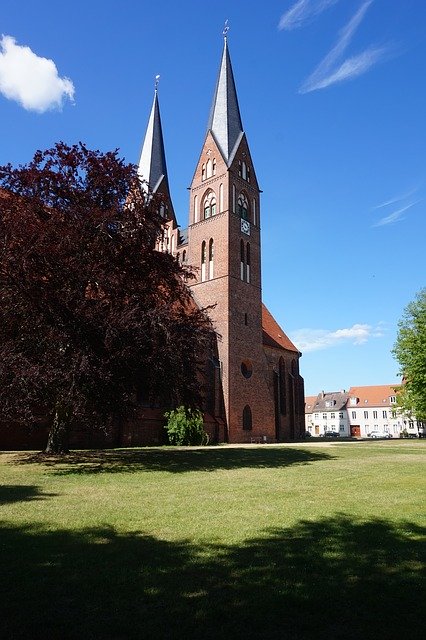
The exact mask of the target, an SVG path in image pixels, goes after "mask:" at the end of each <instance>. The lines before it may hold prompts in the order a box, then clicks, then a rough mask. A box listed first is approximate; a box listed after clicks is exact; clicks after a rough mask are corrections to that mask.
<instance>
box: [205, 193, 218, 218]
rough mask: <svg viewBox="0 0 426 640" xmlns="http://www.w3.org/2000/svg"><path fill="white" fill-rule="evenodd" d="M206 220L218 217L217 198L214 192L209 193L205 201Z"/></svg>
mask: <svg viewBox="0 0 426 640" xmlns="http://www.w3.org/2000/svg"><path fill="white" fill-rule="evenodd" d="M203 210H204V219H205V220H207V218H210V217H211V216H214V215H216V196H215V194H214V192H213V191H209V192H208V193H207V195H206V197H205V200H204V207H203Z"/></svg>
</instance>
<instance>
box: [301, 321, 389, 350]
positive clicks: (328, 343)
mask: <svg viewBox="0 0 426 640" xmlns="http://www.w3.org/2000/svg"><path fill="white" fill-rule="evenodd" d="M383 335H384V324H383V323H379V324H378V325H377V326H376V327H372V326H371V325H369V324H354V325H352V327H348V328H344V329H337V330H336V331H329V330H326V329H299V330H298V331H295V332H293V333H292V334H291V340H292V342H294V344H295V345H297V348H298V349H300V350H301V351H302V352H303V353H308V352H310V351H320V350H323V349H330V348H331V347H335V346H337V345H341V344H344V343H350V344H353V345H361V344H364V343H365V342H367V341H368V340H369V339H370V338H379V337H382V336H383Z"/></svg>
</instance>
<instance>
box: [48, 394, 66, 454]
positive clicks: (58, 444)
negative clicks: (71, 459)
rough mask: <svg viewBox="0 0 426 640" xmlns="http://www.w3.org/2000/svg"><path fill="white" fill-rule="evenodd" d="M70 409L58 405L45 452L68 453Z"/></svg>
mask: <svg viewBox="0 0 426 640" xmlns="http://www.w3.org/2000/svg"><path fill="white" fill-rule="evenodd" d="M69 418H70V411H69V409H67V408H66V407H62V406H57V407H56V411H55V417H54V419H53V424H52V427H51V429H50V431H49V437H48V439H47V446H46V449H45V453H54V454H63V453H68V452H69V448H68V434H69V422H70V420H69Z"/></svg>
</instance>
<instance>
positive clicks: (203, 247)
mask: <svg viewBox="0 0 426 640" xmlns="http://www.w3.org/2000/svg"><path fill="white" fill-rule="evenodd" d="M205 279H206V243H205V241H203V243H202V245H201V282H204V281H205Z"/></svg>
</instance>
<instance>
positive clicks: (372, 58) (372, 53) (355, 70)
mask: <svg viewBox="0 0 426 640" xmlns="http://www.w3.org/2000/svg"><path fill="white" fill-rule="evenodd" d="M372 2H373V0H367V2H364V3H363V4H362V5H361V7H360V8H359V9H358V11H357V12H356V13H355V15H353V16H352V18H351V19H350V21H349V22H348V24H347V25H346V26H345V27H344V28H343V29H342V30H341V31H340V33H339V37H338V40H337V43H336V44H335V46H334V47H333V49H332V50H331V51H330V52H329V53H328V54H327V55H326V56H325V58H324V59H323V60H322V61H321V62H320V63H319V65H318V66H317V68H316V69H315V70H314V71H313V73H312V74H311V75H310V76H309V77H308V78H307V80H305V82H304V83H303V85H302V86H301V88H300V89H299V93H308V92H310V91H316V90H318V89H325V88H326V87H329V86H330V85H332V84H335V83H336V82H342V81H343V80H348V79H349V78H355V77H356V76H360V75H361V74H363V73H365V72H366V71H368V69H369V68H370V67H372V66H373V65H374V64H376V63H377V62H379V60H381V59H382V58H383V56H384V54H385V53H386V51H387V49H386V48H385V47H370V48H368V49H366V50H365V51H363V52H362V53H360V54H358V55H356V56H353V57H351V58H347V59H346V60H344V61H343V62H342V63H341V64H339V59H340V58H341V57H342V56H343V54H344V52H345V51H346V49H347V47H348V46H349V44H350V43H351V41H352V38H353V36H354V34H355V32H356V30H357V29H358V27H359V25H360V24H361V22H362V21H363V19H364V16H365V14H366V12H367V10H368V8H369V6H370V5H371V3H372Z"/></svg>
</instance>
